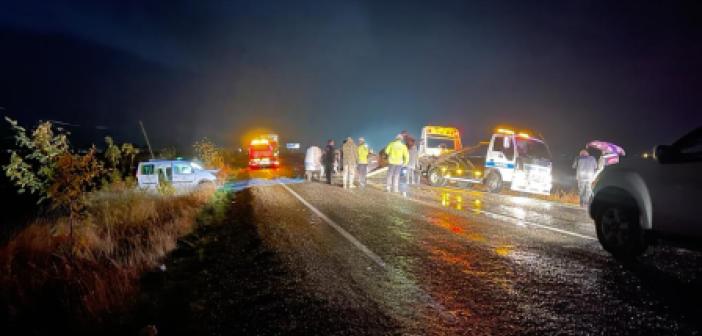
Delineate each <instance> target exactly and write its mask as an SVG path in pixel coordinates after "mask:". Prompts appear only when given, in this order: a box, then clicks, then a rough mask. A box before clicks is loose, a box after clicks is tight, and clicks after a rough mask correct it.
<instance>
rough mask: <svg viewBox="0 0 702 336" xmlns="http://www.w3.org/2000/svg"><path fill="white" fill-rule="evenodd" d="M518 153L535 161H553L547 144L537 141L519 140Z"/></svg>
mask: <svg viewBox="0 0 702 336" xmlns="http://www.w3.org/2000/svg"><path fill="white" fill-rule="evenodd" d="M517 151H518V152H519V155H520V156H524V157H530V158H534V159H551V152H550V151H549V150H548V146H546V144H545V143H543V142H541V141H538V140H535V139H520V138H517Z"/></svg>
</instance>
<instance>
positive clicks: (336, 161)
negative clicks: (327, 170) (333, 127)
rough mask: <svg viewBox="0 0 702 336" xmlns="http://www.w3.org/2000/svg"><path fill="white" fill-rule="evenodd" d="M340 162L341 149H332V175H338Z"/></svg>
mask: <svg viewBox="0 0 702 336" xmlns="http://www.w3.org/2000/svg"><path fill="white" fill-rule="evenodd" d="M340 163H341V151H340V150H338V149H334V167H333V168H334V176H339V171H340V168H341V166H340Z"/></svg>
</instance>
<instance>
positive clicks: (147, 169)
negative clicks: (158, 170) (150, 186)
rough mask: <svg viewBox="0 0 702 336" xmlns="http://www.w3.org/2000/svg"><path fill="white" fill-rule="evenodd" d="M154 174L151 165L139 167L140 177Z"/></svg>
mask: <svg viewBox="0 0 702 336" xmlns="http://www.w3.org/2000/svg"><path fill="white" fill-rule="evenodd" d="M153 174H154V165H152V164H145V165H142V166H141V175H153Z"/></svg>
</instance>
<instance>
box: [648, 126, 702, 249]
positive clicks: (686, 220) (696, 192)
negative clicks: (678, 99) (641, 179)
mask: <svg viewBox="0 0 702 336" xmlns="http://www.w3.org/2000/svg"><path fill="white" fill-rule="evenodd" d="M668 152H669V153H670V156H669V158H668V159H666V160H659V162H655V163H654V164H655V165H656V167H650V168H653V169H655V174H652V175H655V176H656V180H652V181H647V184H648V186H649V192H650V194H651V201H652V203H653V211H654V213H653V218H654V223H653V225H654V229H655V230H659V231H663V232H664V233H669V234H674V235H684V236H696V237H702V218H701V217H700V213H699V212H698V211H699V210H700V209H702V128H700V129H698V130H696V131H695V132H692V133H690V134H688V135H687V136H685V137H683V138H682V139H680V140H678V141H677V142H676V143H675V144H673V145H672V146H671V147H670V148H669V149H668ZM660 161H662V162H660Z"/></svg>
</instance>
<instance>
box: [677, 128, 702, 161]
mask: <svg viewBox="0 0 702 336" xmlns="http://www.w3.org/2000/svg"><path fill="white" fill-rule="evenodd" d="M673 146H674V147H676V148H677V150H678V151H679V153H680V155H682V158H681V159H682V160H683V161H702V128H698V129H696V130H694V131H692V132H690V133H689V134H687V135H686V136H684V137H683V138H682V139H680V140H678V141H677V142H676V143H675V144H674V145H673Z"/></svg>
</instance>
